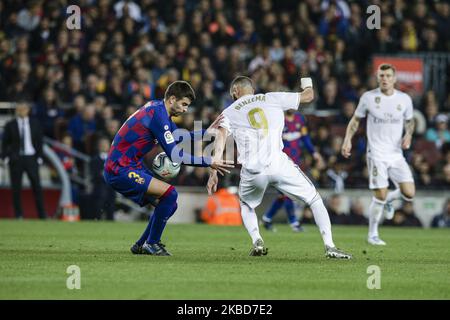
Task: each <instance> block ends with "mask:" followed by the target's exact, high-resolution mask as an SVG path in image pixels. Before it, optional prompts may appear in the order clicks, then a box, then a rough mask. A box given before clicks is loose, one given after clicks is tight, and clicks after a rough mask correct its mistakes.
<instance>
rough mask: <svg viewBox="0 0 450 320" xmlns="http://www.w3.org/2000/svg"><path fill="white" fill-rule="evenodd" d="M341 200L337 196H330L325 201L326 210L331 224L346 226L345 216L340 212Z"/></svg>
mask: <svg viewBox="0 0 450 320" xmlns="http://www.w3.org/2000/svg"><path fill="white" fill-rule="evenodd" d="M341 202H342V198H341V196H340V195H339V194H337V193H335V194H332V195H331V196H330V197H329V198H328V201H327V210H328V214H329V216H330V220H331V224H346V223H347V216H346V215H345V213H344V212H343V211H342V210H341Z"/></svg>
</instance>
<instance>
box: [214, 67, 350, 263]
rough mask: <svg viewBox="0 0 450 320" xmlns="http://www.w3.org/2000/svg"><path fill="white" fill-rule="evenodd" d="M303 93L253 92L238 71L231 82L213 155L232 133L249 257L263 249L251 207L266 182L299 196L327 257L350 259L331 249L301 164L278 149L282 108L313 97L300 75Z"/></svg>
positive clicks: (325, 221) (324, 216) (320, 207)
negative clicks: (309, 212)
mask: <svg viewBox="0 0 450 320" xmlns="http://www.w3.org/2000/svg"><path fill="white" fill-rule="evenodd" d="M302 88H303V89H304V90H303V92H302V93H287V92H270V93H266V94H256V95H255V91H254V87H253V82H252V80H251V79H249V78H247V77H244V76H239V77H237V78H235V79H234V80H233V82H232V83H231V86H230V94H231V96H232V97H233V99H234V100H235V102H234V103H232V104H231V105H230V106H229V107H228V108H227V109H225V110H224V111H223V113H222V115H223V120H222V122H221V124H220V125H219V129H218V134H217V135H216V140H215V154H214V157H213V159H221V158H222V155H223V151H224V146H225V140H226V137H227V136H228V135H230V134H232V135H233V138H234V140H235V141H236V145H237V149H238V162H240V163H241V164H242V169H241V181H240V185H239V197H240V202H241V215H242V219H243V221H244V225H245V227H246V229H247V231H248V232H249V234H250V237H251V238H252V243H253V248H252V250H251V251H250V255H252V256H260V255H265V254H267V248H265V247H264V241H263V239H262V237H261V234H260V233H259V226H258V219H257V216H256V212H255V208H256V207H257V206H258V205H259V204H260V203H261V201H262V198H263V196H264V192H265V190H266V189H267V187H268V186H273V187H275V188H276V189H277V190H279V191H280V192H282V193H284V194H285V195H287V196H289V197H291V198H293V199H297V200H302V201H304V202H305V203H306V204H307V205H309V206H310V208H311V210H312V212H313V214H314V220H315V222H316V224H317V226H318V227H319V230H320V234H321V236H322V239H323V242H324V244H325V252H326V256H327V257H329V258H340V259H350V258H351V255H350V254H348V253H345V252H343V251H341V250H339V249H337V248H336V246H335V245H334V243H333V238H332V234H331V223H330V218H329V216H328V212H327V209H326V208H325V206H324V204H323V201H322V198H321V197H320V195H319V194H318V193H317V191H316V188H315V187H314V185H313V184H312V183H311V181H310V180H309V179H308V178H307V177H306V176H305V174H304V173H303V172H302V171H301V170H300V168H299V167H298V166H297V165H296V164H294V163H293V162H292V160H291V159H290V158H289V157H288V156H287V155H286V154H285V153H284V152H283V151H282V149H283V141H282V133H283V127H284V111H285V110H289V109H295V110H296V109H298V107H299V104H300V102H303V103H308V102H310V101H312V99H313V98H314V91H313V89H312V81H311V79H310V78H303V79H302ZM217 181H218V178H217V173H216V171H215V170H211V171H210V177H209V181H208V185H207V188H208V193H210V194H211V193H212V192H213V191H215V190H216V188H217Z"/></svg>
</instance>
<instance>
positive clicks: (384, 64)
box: [378, 63, 395, 74]
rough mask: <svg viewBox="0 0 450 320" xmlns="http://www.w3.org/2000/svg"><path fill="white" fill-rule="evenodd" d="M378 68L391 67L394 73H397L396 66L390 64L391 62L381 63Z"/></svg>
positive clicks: (386, 68)
mask: <svg viewBox="0 0 450 320" xmlns="http://www.w3.org/2000/svg"><path fill="white" fill-rule="evenodd" d="M378 69H380V70H382V71H384V70H389V69H391V70H392V71H393V72H394V74H395V67H394V66H393V65H392V64H389V63H383V64H380V66H379V67H378Z"/></svg>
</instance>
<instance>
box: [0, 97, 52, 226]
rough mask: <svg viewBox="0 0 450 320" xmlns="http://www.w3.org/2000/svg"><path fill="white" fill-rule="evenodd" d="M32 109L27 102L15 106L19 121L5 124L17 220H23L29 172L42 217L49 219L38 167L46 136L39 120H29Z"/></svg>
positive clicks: (5, 152) (5, 147)
mask: <svg viewBox="0 0 450 320" xmlns="http://www.w3.org/2000/svg"><path fill="white" fill-rule="evenodd" d="M29 113H30V107H29V105H28V104H27V103H25V102H19V103H17V106H16V116H17V117H16V118H15V119H13V120H11V121H9V122H8V123H7V124H6V125H5V130H4V132H3V143H2V153H1V155H2V158H3V159H5V161H6V162H8V163H9V173H10V179H11V186H12V192H13V203H14V210H15V214H16V218H22V217H23V211H22V205H21V195H20V194H21V190H22V175H23V173H24V172H26V173H27V175H28V179H29V180H30V182H31V186H32V188H33V192H34V197H35V201H36V208H37V211H38V214H39V218H41V219H45V218H46V217H47V215H46V213H45V211H44V203H43V195H42V187H41V181H40V178H39V167H38V165H39V164H42V145H43V134H42V128H41V125H40V124H39V121H38V120H36V119H32V118H29V117H28V115H29Z"/></svg>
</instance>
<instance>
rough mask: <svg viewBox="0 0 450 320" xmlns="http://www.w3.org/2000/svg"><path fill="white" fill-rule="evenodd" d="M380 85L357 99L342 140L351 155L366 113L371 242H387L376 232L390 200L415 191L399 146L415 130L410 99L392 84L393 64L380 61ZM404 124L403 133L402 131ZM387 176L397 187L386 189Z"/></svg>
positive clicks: (407, 141) (410, 196)
mask: <svg viewBox="0 0 450 320" xmlns="http://www.w3.org/2000/svg"><path fill="white" fill-rule="evenodd" d="M377 80H378V84H379V87H378V88H377V89H374V90H371V91H367V92H365V93H364V94H363V95H362V96H361V99H360V100H359V104H358V107H357V108H356V110H355V114H354V115H353V117H352V119H351V120H350V122H349V124H348V127H347V131H346V134H345V138H344V142H343V144H342V150H341V152H342V155H343V156H344V157H346V158H348V157H350V155H351V150H352V137H353V135H354V134H355V133H356V131H357V130H358V127H359V123H360V120H361V118H364V117H367V140H368V145H367V155H366V156H367V168H368V172H369V188H370V189H371V190H373V191H374V197H373V198H372V202H371V204H370V208H369V234H368V238H367V241H368V242H369V243H370V244H373V245H386V242H384V241H383V240H381V239H380V237H379V234H378V224H379V222H380V219H381V216H382V214H383V212H384V213H385V217H386V218H387V219H392V217H393V216H394V208H393V206H392V201H393V200H395V199H399V198H400V197H403V199H404V200H405V201H412V200H413V197H414V194H415V185H414V179H413V176H412V173H411V170H410V168H409V166H408V163H407V162H406V160H405V158H404V156H403V152H402V149H405V150H406V149H409V148H410V146H411V139H412V135H413V132H414V120H413V105H412V100H411V98H410V97H409V95H407V94H406V93H404V92H401V91H399V90H397V89H395V88H394V85H395V82H396V80H397V79H396V76H395V68H394V67H393V66H392V65H389V64H381V65H380V67H379V68H378V71H377ZM403 127H404V128H405V134H404V135H403V137H402V134H403ZM389 179H391V180H392V181H393V182H394V184H395V187H396V189H395V190H394V191H391V192H388V187H389Z"/></svg>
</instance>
